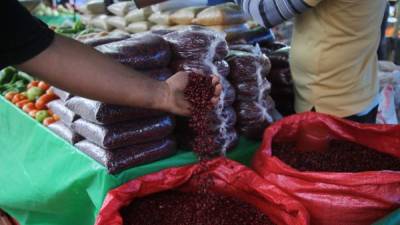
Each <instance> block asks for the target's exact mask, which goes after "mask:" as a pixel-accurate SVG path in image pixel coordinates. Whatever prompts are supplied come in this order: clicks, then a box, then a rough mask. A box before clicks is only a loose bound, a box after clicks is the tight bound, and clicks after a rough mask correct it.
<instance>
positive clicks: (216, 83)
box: [212, 75, 220, 86]
mask: <svg viewBox="0 0 400 225" xmlns="http://www.w3.org/2000/svg"><path fill="white" fill-rule="evenodd" d="M219 82H220V80H219V77H217V76H215V75H212V85H213V86H216V85H218V84H219Z"/></svg>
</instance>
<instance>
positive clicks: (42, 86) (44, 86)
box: [38, 81, 50, 91]
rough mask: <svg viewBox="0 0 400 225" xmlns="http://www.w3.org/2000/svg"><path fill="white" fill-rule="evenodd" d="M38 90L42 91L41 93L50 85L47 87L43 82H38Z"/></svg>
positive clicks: (48, 86)
mask: <svg viewBox="0 0 400 225" xmlns="http://www.w3.org/2000/svg"><path fill="white" fill-rule="evenodd" d="M38 88H40V89H42V90H43V91H47V90H48V89H49V88H50V85H48V84H47V83H46V82H44V81H40V82H39V84H38Z"/></svg>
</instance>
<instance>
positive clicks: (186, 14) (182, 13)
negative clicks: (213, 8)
mask: <svg viewBox="0 0 400 225" xmlns="http://www.w3.org/2000/svg"><path fill="white" fill-rule="evenodd" d="M203 9H205V7H201V6H193V7H187V8H183V9H180V10H178V11H176V12H174V13H173V14H172V15H171V21H172V22H173V23H175V24H180V25H189V24H192V22H193V20H194V19H195V18H196V15H197V14H198V13H199V12H200V11H202V10H203Z"/></svg>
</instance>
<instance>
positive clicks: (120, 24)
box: [107, 16, 128, 29]
mask: <svg viewBox="0 0 400 225" xmlns="http://www.w3.org/2000/svg"><path fill="white" fill-rule="evenodd" d="M107 24H108V25H110V26H113V27H116V28H118V29H125V27H126V26H127V25H128V23H127V22H126V20H125V18H124V17H120V16H110V17H108V18H107Z"/></svg>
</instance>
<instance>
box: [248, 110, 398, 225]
mask: <svg viewBox="0 0 400 225" xmlns="http://www.w3.org/2000/svg"><path fill="white" fill-rule="evenodd" d="M332 139H338V140H346V141H350V142H354V143H357V144H360V145H363V146H366V147H369V148H372V149H376V150H377V151H380V152H384V153H388V154H391V155H393V156H395V157H400V126H388V125H362V124H358V123H354V122H350V121H346V120H343V119H338V118H334V117H331V116H327V115H323V114H318V113H311V112H310V113H303V114H298V115H294V116H290V117H287V118H285V119H283V120H281V121H279V122H277V123H275V124H274V125H272V126H270V127H269V128H268V129H267V130H266V131H265V133H264V140H263V143H262V146H261V148H260V150H259V151H258V152H257V153H256V155H255V156H254V160H253V167H254V168H255V170H256V171H257V172H258V173H259V174H260V175H262V176H263V177H264V178H265V179H266V180H268V181H269V182H271V183H273V184H274V185H277V186H278V187H280V188H281V189H283V190H284V191H285V192H287V193H288V194H289V195H290V196H293V197H295V198H296V199H297V200H299V201H300V202H301V203H302V204H303V205H304V206H305V207H306V209H307V210H308V212H309V213H310V223H311V224H315V225H367V224H368V225H369V224H372V223H373V222H375V221H376V220H378V219H380V218H381V217H383V216H385V215H387V214H388V213H390V212H391V211H392V210H394V209H395V208H398V207H400V172H395V171H372V172H358V173H334V172H300V171H298V170H296V169H294V168H292V167H290V166H289V165H287V164H285V163H284V162H282V161H281V160H279V159H278V158H277V157H274V156H271V152H272V149H271V144H272V142H273V141H274V142H275V141H277V142H294V143H296V146H295V150H296V151H302V150H307V149H308V150H310V149H312V150H316V151H318V150H324V148H326V147H327V145H328V142H329V141H330V140H332Z"/></svg>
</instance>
